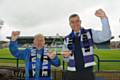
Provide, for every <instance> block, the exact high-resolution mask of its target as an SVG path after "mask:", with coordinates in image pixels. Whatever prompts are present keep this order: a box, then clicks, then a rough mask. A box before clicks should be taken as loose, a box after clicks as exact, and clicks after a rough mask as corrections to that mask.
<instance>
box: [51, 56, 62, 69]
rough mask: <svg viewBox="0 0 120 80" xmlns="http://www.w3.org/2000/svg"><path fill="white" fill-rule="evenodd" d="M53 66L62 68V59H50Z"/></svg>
mask: <svg viewBox="0 0 120 80" xmlns="http://www.w3.org/2000/svg"><path fill="white" fill-rule="evenodd" d="M50 61H51V64H52V65H54V66H56V67H58V66H60V59H59V58H58V56H55V57H54V58H53V59H50Z"/></svg>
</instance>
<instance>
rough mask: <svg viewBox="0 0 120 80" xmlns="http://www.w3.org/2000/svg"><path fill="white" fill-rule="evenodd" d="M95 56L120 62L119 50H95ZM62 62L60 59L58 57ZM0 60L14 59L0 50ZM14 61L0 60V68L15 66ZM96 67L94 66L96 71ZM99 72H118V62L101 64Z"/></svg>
mask: <svg viewBox="0 0 120 80" xmlns="http://www.w3.org/2000/svg"><path fill="white" fill-rule="evenodd" d="M94 52H95V54H97V55H98V56H99V58H100V60H120V49H114V50H113V49H95V50H94ZM59 57H60V59H61V60H62V57H61V56H59ZM0 58H15V57H14V56H12V55H11V53H10V52H9V50H8V49H7V48H5V49H0ZM15 63H16V61H15V60H3V59H0V66H15ZM20 65H21V66H22V67H23V66H24V61H20ZM96 67H97V66H95V69H96ZM100 70H112V71H118V70H119V71H120V62H101V63H100Z"/></svg>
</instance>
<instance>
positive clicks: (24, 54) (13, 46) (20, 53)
mask: <svg viewBox="0 0 120 80" xmlns="http://www.w3.org/2000/svg"><path fill="white" fill-rule="evenodd" d="M9 49H10V52H11V53H12V55H13V56H15V57H16V58H18V59H23V60H25V80H52V78H51V76H50V77H40V76H39V72H40V70H41V68H42V66H41V65H40V64H41V61H40V60H36V65H37V66H36V73H38V74H36V75H35V78H34V79H32V78H30V77H29V75H30V74H29V70H30V69H31V67H30V65H31V62H30V54H31V48H27V49H25V50H19V49H18V44H17V42H16V41H10V44H9ZM42 50H44V48H42V49H40V50H36V52H37V53H39V54H41V55H42V54H43V51H42ZM51 64H52V65H54V66H56V67H58V66H59V65H60V61H59V59H58V57H57V56H56V57H55V58H54V59H50V60H49V62H48V69H49V70H51Z"/></svg>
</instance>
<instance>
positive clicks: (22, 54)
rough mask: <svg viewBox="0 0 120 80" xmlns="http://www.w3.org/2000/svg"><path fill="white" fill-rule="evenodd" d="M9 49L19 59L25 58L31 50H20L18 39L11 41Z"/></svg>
mask: <svg viewBox="0 0 120 80" xmlns="http://www.w3.org/2000/svg"><path fill="white" fill-rule="evenodd" d="M9 50H10V52H11V53H12V55H13V56H15V57H16V58H18V59H25V58H26V55H27V53H28V52H29V50H28V49H25V50H19V49H18V44H17V42H16V41H10V44H9Z"/></svg>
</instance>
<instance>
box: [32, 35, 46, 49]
mask: <svg viewBox="0 0 120 80" xmlns="http://www.w3.org/2000/svg"><path fill="white" fill-rule="evenodd" d="M33 45H34V47H36V48H38V49H40V48H42V47H44V45H45V39H44V37H39V36H36V37H34V40H33Z"/></svg>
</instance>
